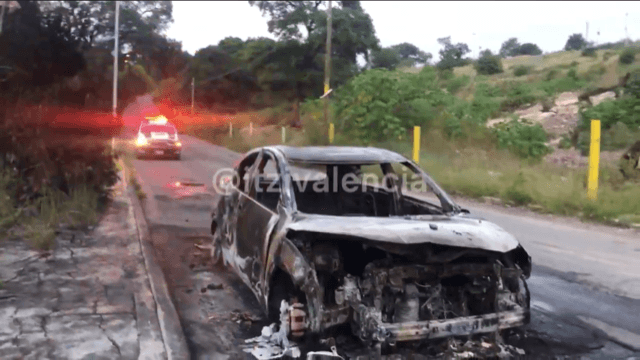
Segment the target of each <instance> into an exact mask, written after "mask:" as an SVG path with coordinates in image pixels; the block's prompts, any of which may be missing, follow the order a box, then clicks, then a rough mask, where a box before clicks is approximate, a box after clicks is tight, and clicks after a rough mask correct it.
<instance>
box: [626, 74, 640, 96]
mask: <svg viewBox="0 0 640 360" xmlns="http://www.w3.org/2000/svg"><path fill="white" fill-rule="evenodd" d="M625 93H627V94H629V95H630V96H633V97H635V98H640V71H634V72H632V73H631V76H629V80H627V83H626V86H625Z"/></svg>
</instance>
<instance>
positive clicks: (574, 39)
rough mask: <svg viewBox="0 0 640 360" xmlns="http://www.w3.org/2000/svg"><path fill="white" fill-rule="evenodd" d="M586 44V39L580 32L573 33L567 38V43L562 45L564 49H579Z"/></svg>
mask: <svg viewBox="0 0 640 360" xmlns="http://www.w3.org/2000/svg"><path fill="white" fill-rule="evenodd" d="M586 45H587V41H586V40H585V39H584V37H582V34H573V35H571V36H569V38H568V39H567V43H566V44H565V45H564V49H565V50H581V49H582V48H584V47H585V46H586Z"/></svg>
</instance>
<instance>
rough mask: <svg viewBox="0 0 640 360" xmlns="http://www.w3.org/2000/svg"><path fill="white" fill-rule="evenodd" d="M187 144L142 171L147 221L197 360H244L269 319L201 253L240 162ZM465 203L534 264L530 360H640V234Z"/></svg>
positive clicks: (527, 342) (143, 164)
mask: <svg viewBox="0 0 640 360" xmlns="http://www.w3.org/2000/svg"><path fill="white" fill-rule="evenodd" d="M182 142H183V156H182V160H181V161H172V160H144V161H140V160H135V161H134V166H135V168H136V171H137V173H138V176H139V178H140V179H141V180H142V190H143V191H144V192H145V193H146V194H147V200H145V202H144V208H145V213H146V216H147V220H148V221H149V225H150V228H151V232H152V238H153V241H154V244H155V246H156V250H157V252H158V255H159V258H160V259H161V262H162V264H161V265H162V266H163V269H164V270H165V274H166V277H167V281H168V282H169V286H170V288H171V291H172V296H173V298H174V301H175V303H176V307H177V309H178V312H179V314H180V316H181V319H182V323H183V328H184V331H185V334H186V335H187V338H188V341H189V343H190V344H189V345H190V346H191V351H192V353H193V355H194V358H198V359H224V358H228V359H238V358H242V357H244V355H242V354H243V352H242V351H241V350H240V346H241V345H242V344H243V341H244V339H246V338H248V337H253V336H257V335H259V331H260V328H261V326H263V325H265V323H264V322H263V321H261V320H260V317H261V313H260V309H259V308H258V307H257V303H256V301H255V300H254V298H253V295H252V294H251V293H250V292H249V291H248V290H247V289H245V288H244V286H243V285H242V284H241V283H240V281H239V279H238V278H237V277H235V276H234V275H233V274H231V273H229V272H227V271H226V270H224V269H221V268H216V269H214V268H212V267H211V266H209V265H208V264H207V255H206V253H205V252H202V251H200V250H199V249H198V247H197V246H196V244H205V243H206V242H207V241H208V238H209V231H208V230H209V226H210V221H211V218H210V214H211V211H212V209H213V206H214V202H215V200H216V195H215V191H214V188H213V184H212V180H213V176H214V174H215V173H216V172H218V171H219V170H221V169H228V168H230V167H232V166H233V164H235V162H236V161H237V160H238V159H239V155H238V154H236V153H233V152H231V151H229V150H227V149H224V148H221V147H218V146H214V145H211V144H209V143H206V142H204V141H201V140H199V139H195V138H192V137H189V136H182ZM427 170H428V169H427ZM177 182H180V185H179V186H177V184H176V183H177ZM457 202H458V203H460V204H461V205H462V206H464V207H466V208H468V209H469V210H471V212H472V214H474V215H478V216H481V217H484V218H486V219H487V220H489V221H492V222H495V223H496V224H498V225H500V226H502V227H503V228H504V229H506V230H507V231H509V232H511V233H512V234H514V235H515V236H516V237H517V238H518V239H519V240H520V242H521V243H522V245H523V246H524V247H525V248H526V249H527V251H528V252H529V253H530V255H531V256H532V258H533V264H534V267H533V274H532V276H531V278H530V280H529V287H530V289H531V293H532V311H533V314H532V323H531V324H530V325H529V326H528V328H527V332H526V334H527V337H526V338H525V339H523V340H522V341H520V342H519V343H518V344H515V345H518V346H520V347H522V348H523V349H525V350H526V351H527V353H528V354H529V355H528V357H532V358H549V357H554V356H560V357H562V356H569V357H571V358H574V357H583V358H593V359H618V358H620V359H628V358H633V357H637V358H640V261H638V257H640V234H639V233H637V232H634V231H633V230H622V229H615V228H609V227H604V226H596V225H588V224H584V223H581V222H579V221H576V220H573V219H565V218H558V217H550V216H543V215H537V214H534V213H530V212H527V211H524V210H520V209H505V208H502V207H498V206H488V205H484V204H479V203H474V202H471V201H465V200H460V199H457ZM219 285H222V288H221V289H220V288H219ZM207 286H209V288H207ZM234 311H238V312H240V313H241V315H242V316H235V315H234V313H233V312H234ZM242 313H244V314H242ZM248 318H252V319H253V321H248V320H247V319H248Z"/></svg>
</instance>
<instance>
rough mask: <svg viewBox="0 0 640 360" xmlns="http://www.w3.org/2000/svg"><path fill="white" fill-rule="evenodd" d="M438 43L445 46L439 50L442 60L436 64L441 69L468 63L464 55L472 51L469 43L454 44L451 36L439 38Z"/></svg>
mask: <svg viewBox="0 0 640 360" xmlns="http://www.w3.org/2000/svg"><path fill="white" fill-rule="evenodd" d="M438 43H439V44H440V45H442V46H443V49H441V50H440V52H439V54H440V62H438V64H437V65H436V66H437V67H438V68H439V69H441V70H449V69H453V68H454V67H458V66H464V65H466V64H468V62H469V61H468V59H465V58H463V56H465V55H466V54H468V53H470V52H471V49H469V46H468V45H467V44H465V43H457V44H452V43H451V37H450V36H448V37H445V38H440V39H438Z"/></svg>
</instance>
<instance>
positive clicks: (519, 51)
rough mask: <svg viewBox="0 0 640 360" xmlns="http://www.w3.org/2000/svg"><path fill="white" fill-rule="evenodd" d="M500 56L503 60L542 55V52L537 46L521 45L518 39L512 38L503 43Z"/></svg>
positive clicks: (530, 44)
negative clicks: (512, 57)
mask: <svg viewBox="0 0 640 360" xmlns="http://www.w3.org/2000/svg"><path fill="white" fill-rule="evenodd" d="M499 54H500V56H501V57H503V58H504V57H509V56H518V55H540V54H542V50H540V48H539V47H538V45H536V44H532V43H525V44H520V43H519V42H518V39H517V38H510V39H509V40H507V41H505V42H503V43H502V46H501V47H500V52H499Z"/></svg>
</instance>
